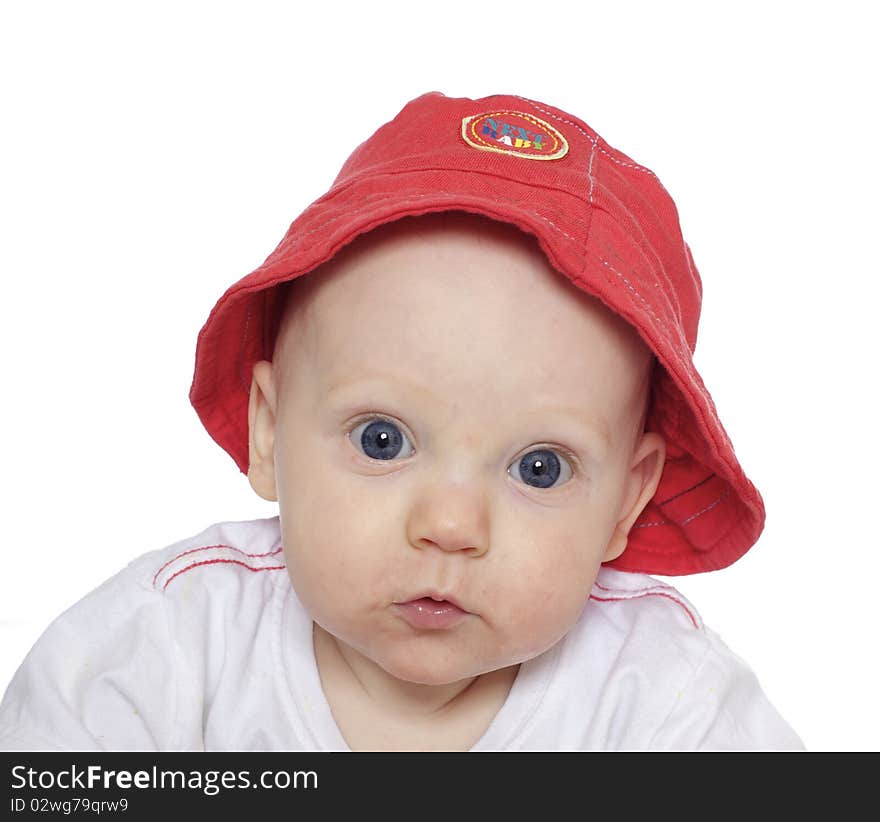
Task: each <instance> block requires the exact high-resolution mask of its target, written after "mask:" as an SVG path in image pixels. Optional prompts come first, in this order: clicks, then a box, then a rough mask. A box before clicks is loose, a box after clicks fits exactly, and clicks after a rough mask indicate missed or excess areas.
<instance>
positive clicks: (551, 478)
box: [507, 448, 572, 488]
mask: <svg viewBox="0 0 880 822" xmlns="http://www.w3.org/2000/svg"><path fill="white" fill-rule="evenodd" d="M560 460H562V462H560ZM563 466H564V467H563ZM507 471H508V473H509V474H511V476H513V477H514V478H515V479H517V478H518V479H521V480H522V481H523V482H524V483H526V484H527V485H531V486H532V487H533V488H550V486H552V485H555V484H556V480H558V479H559V477H560V475H563V476H565V479H564V480H563V482H567V481H568V480H569V479H570V478H571V474H572V471H571V466H570V465H569V464H568V460H567V459H566V458H565V457H564V456H562V454H559V453H557V452H556V451H552V450H550V449H549V448H536V449H535V450H534V451H529V453H528V454H526V455H525V456H524V457H523V458H522V459H520V460H519V461H517V462H514V463H512V464H511V466H510V468H508V469H507ZM560 484H562V483H560Z"/></svg>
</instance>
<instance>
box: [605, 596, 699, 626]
mask: <svg viewBox="0 0 880 822" xmlns="http://www.w3.org/2000/svg"><path fill="white" fill-rule="evenodd" d="M642 597H665V598H666V599H671V600H672V601H673V602H674V603H676V605H680V606H681V607H682V609H683V610H684V612H685V613H686V614H687V615H688V617H689V618H690V621H691V622H693V623H694V628H696V629H697V630H699V629H700V626H699V625H698V624H697V620H696V619H695V618H694V615H693V614H692V613H691V612H690V610H689V609H688V607H687V606H686V605H685V604H684V603H683V602H682V601H681V600H679V599H676V598H675V597H674V596H671V595H670V594H663V593H660V591H645V592H643V593H639V594H636V595H634V596H631V597H597V596H596V595H595V594H590V599H595V600H596V601H597V602H626V601H627V600H630V599H641V598H642Z"/></svg>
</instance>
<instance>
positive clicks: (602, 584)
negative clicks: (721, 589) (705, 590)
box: [590, 566, 707, 636]
mask: <svg viewBox="0 0 880 822" xmlns="http://www.w3.org/2000/svg"><path fill="white" fill-rule="evenodd" d="M590 605H591V607H592V609H593V610H594V611H601V612H602V615H603V618H604V619H605V620H607V621H609V622H611V623H613V624H615V625H617V626H619V627H621V628H625V629H627V630H631V629H635V628H639V629H646V628H653V629H656V630H657V631H662V632H669V631H670V630H674V631H676V632H678V631H681V632H684V633H690V632H695V634H696V635H704V636H705V635H706V634H707V629H706V626H705V624H704V623H703V619H702V617H701V616H700V614H699V612H698V611H697V609H696V608H695V607H694V605H693V603H691V602H690V601H689V600H688V599H687V597H685V596H684V594H682V593H681V592H680V591H679V590H677V589H676V588H675V587H673V586H672V585H670V584H669V583H666V582H662V581H661V580H658V579H655V578H654V577H650V576H648V575H647V574H638V573H632V572H629V571H617V570H615V569H613V568H606V567H604V566H603V567H602V568H601V569H600V570H599V574H598V576H597V577H596V581H595V582H594V583H593V587H592V590H591V591H590Z"/></svg>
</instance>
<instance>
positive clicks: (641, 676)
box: [0, 517, 803, 751]
mask: <svg viewBox="0 0 880 822" xmlns="http://www.w3.org/2000/svg"><path fill="white" fill-rule="evenodd" d="M802 748H803V746H802V743H801V741H800V740H799V739H798V737H797V736H796V735H795V733H794V732H793V731H792V730H791V728H790V727H789V726H788V725H787V724H786V723H785V721H784V720H783V719H782V718H781V717H780V716H779V714H778V713H777V712H776V710H775V709H774V708H773V706H772V705H771V704H770V703H769V702H768V701H767V698H766V697H765V696H764V694H763V692H762V691H761V688H760V686H759V684H758V681H757V679H756V678H755V676H754V674H753V673H752V672H751V671H750V670H749V668H748V667H747V666H746V665H745V663H744V662H743V661H742V660H740V659H739V657H737V656H736V655H734V654H733V653H732V652H731V651H730V650H729V649H728V648H727V647H726V646H725V645H724V643H723V642H722V641H721V640H720V638H719V637H718V636H717V635H716V634H715V633H713V632H712V631H711V630H709V629H708V628H706V627H705V626H704V625H703V623H702V620H701V619H700V617H699V615H698V614H697V612H696V610H695V609H694V608H693V606H692V605H691V604H690V603H689V602H688V601H687V600H686V599H685V598H684V597H683V596H682V595H681V594H679V593H678V592H677V591H676V590H675V589H674V588H672V587H670V586H668V585H665V584H663V583H661V582H659V581H657V580H655V579H652V578H651V577H648V576H644V575H642V574H630V573H622V572H619V571H614V570H612V569H608V568H603V569H601V571H600V573H599V576H598V579H597V580H596V584H595V585H594V587H593V589H592V592H591V594H590V597H589V599H588V601H587V602H586V603H585V607H584V610H583V612H582V614H581V616H580V618H579V620H578V622H577V623H576V624H575V625H574V627H573V628H572V630H571V631H570V632H569V633H568V634H567V635H566V636H565V637H564V638H563V639H562V640H560V641H559V642H558V643H557V644H556V645H554V646H553V647H552V648H550V649H549V650H548V651H546V652H544V653H543V654H541V655H540V656H538V657H536V658H534V659H531V660H529V661H527V662H524V663H523V664H522V665H521V666H520V670H519V673H518V674H517V677H516V679H515V680H514V683H513V686H512V688H511V690H510V693H509V694H508V697H507V700H506V701H505V703H504V704H503V705H502V707H501V709H500V710H499V712H498V713H497V714H496V716H495V718H494V719H493V721H492V723H491V724H490V726H489V727H488V728H487V730H486V732H485V733H484V735H483V736H482V737H481V738H480V739H479V740H478V741H477V743H476V744H475V745H474V747H473V748H471V750H472V751H502V750H503V751H536V750H537V751H571V750H611V749H616V750H620V749H623V750H648V749H651V750H662V749H678V750H682V749H685V750H696V749H727V750H729V749H738V750H742V749H748V750H754V749H774V750H779V749H802ZM0 750H62V751H74V750H76V751H78V750H132V751H203V750H205V751H226V750H235V751H240V750H248V751H256V750H273V751H275V750H277V751H347V750H349V748H348V745H347V744H346V742H345V739H344V738H343V737H342V734H341V733H340V731H339V728H338V727H337V725H336V723H335V721H334V719H333V715H332V713H331V710H330V706H329V704H328V702H327V700H326V698H325V696H324V692H323V690H322V688H321V680H320V677H319V674H318V668H317V665H316V662H315V655H314V649H313V644H312V620H311V618H310V616H309V614H308V613H307V612H306V611H305V609H304V608H303V606H302V604H301V603H300V601H299V599H298V598H297V596H296V593H295V591H294V589H293V587H292V586H291V584H290V580H289V577H288V575H287V569H286V567H285V564H284V555H283V553H282V549H281V530H280V523H279V519H278V517H272V518H268V519H257V520H252V521H245V522H224V523H218V524H215V525H212V526H211V527H209V528H207V529H206V530H205V531H203V532H202V533H201V534H198V535H197V536H194V537H191V538H190V539H186V540H183V541H181V542H178V543H175V544H174V545H171V546H169V547H167V548H165V549H162V550H159V551H152V552H150V553H147V554H144V555H142V556H140V557H138V558H137V559H135V560H134V561H132V562H131V563H130V564H129V565H128V566H127V567H125V568H124V569H123V570H122V571H120V572H119V573H118V574H116V575H115V576H113V577H111V578H110V579H109V580H107V581H106V582H105V583H103V584H102V585H101V586H99V587H98V588H96V589H95V590H94V591H92V592H91V593H90V594H88V595H87V596H85V597H84V598H83V599H81V600H80V601H79V602H77V603H76V604H75V605H73V606H72V607H71V608H69V609H68V610H67V611H66V612H64V613H63V614H62V615H61V616H60V617H58V618H57V619H56V620H55V621H54V622H53V623H52V624H51V625H50V626H49V627H48V629H47V630H46V631H45V633H44V634H43V635H42V636H41V637H40V639H39V640H38V641H37V643H36V644H35V645H34V647H33V649H32V650H31V651H30V653H29V654H28V655H27V657H26V658H25V660H24V662H23V663H22V665H21V667H20V668H19V669H18V671H17V672H16V674H15V676H14V677H13V679H12V681H11V683H10V684H9V687H8V689H7V691H6V694H5V696H4V698H3V702H2V703H0Z"/></svg>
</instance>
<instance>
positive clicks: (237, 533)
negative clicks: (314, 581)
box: [129, 516, 286, 601]
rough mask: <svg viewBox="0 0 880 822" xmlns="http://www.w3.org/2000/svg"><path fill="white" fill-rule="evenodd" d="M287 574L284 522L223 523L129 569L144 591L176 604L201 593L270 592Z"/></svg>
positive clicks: (145, 556)
mask: <svg viewBox="0 0 880 822" xmlns="http://www.w3.org/2000/svg"><path fill="white" fill-rule="evenodd" d="M285 569H286V566H285V563H284V550H283V547H282V545H281V526H280V521H279V518H278V517H277V516H276V517H268V518H265V519H253V520H240V521H228V522H218V523H214V524H213V525H210V526H209V527H207V528H205V529H204V530H203V531H201V532H200V533H198V534H195V535H194V536H191V537H187V538H186V539H183V540H179V541H178V542H175V543H173V544H171V545H169V546H167V547H165V548H162V549H159V550H157V551H151V552H149V553H147V554H143V555H141V556H140V557H138V558H137V559H135V560H134V561H133V562H132V563H130V564H129V570H130V573H131V574H132V575H133V576H134V577H135V578H136V579H137V582H138V584H139V585H141V586H143V587H146V588H149V589H150V590H152V591H155V592H157V593H159V594H161V595H162V596H163V597H164V598H166V599H168V600H172V601H177V600H187V601H188V600H190V599H191V598H192V597H193V596H194V595H196V593H197V592H202V593H204V594H208V595H211V594H215V595H217V596H226V597H229V596H232V597H235V596H236V595H244V594H245V593H246V592H247V591H250V592H256V591H257V590H262V589H265V590H264V591H263V592H264V593H266V594H268V590H269V588H271V586H272V584H273V582H274V579H275V577H276V576H277V574H278V573H279V572H284V571H285Z"/></svg>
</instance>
